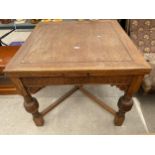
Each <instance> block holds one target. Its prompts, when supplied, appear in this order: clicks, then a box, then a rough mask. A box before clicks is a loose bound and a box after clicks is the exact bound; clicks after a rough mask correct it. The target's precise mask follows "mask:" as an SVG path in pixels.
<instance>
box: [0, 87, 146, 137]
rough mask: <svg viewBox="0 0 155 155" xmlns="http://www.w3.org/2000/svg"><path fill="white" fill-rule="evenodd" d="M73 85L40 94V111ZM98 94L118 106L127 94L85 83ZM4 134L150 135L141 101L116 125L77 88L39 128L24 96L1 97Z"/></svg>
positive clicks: (51, 89)
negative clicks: (25, 102)
mask: <svg viewBox="0 0 155 155" xmlns="http://www.w3.org/2000/svg"><path fill="white" fill-rule="evenodd" d="M71 87H72V86H48V87H45V88H43V89H42V90H41V91H39V92H38V93H37V94H35V95H34V96H36V98H37V99H38V101H39V102H40V110H42V109H44V108H45V107H46V106H48V105H49V104H50V103H51V102H53V101H55V100H56V99H57V98H58V97H59V96H61V95H63V94H64V93H65V92H66V91H68V90H69V89H70V88H71ZM85 87H86V88H87V89H88V90H89V91H91V92H92V93H93V94H94V95H96V96H98V97H99V98H100V99H103V100H104V101H106V102H107V103H108V104H109V105H110V106H111V107H113V108H115V109H117V106H116V103H117V100H118V98H119V96H120V95H122V94H123V93H122V92H121V91H120V90H119V89H118V88H116V87H111V86H109V85H104V86H103V85H102V86H101V85H93V86H91V85H88V86H85ZM0 103H1V105H0V106H1V110H0V116H3V117H0V122H1V128H0V134H148V133H149V131H148V128H147V126H146V122H145V119H144V118H143V114H142V112H141V108H140V103H139V101H138V99H137V98H134V103H135V104H134V106H133V108H132V110H131V111H130V112H129V113H127V115H126V120H125V122H124V124H123V126H121V127H116V126H114V124H113V119H114V118H113V115H111V114H110V113H108V112H107V111H105V110H104V109H102V108H101V107H100V106H99V105H97V104H96V103H94V102H92V101H91V100H90V99H88V98H87V97H86V96H84V95H83V94H82V93H81V92H79V91H77V92H76V93H75V94H73V95H72V96H71V97H70V98H68V99H67V100H65V101H64V102H63V103H61V104H60V105H59V106H58V107H56V108H55V109H53V110H52V111H51V112H50V113H48V114H47V115H46V116H45V125H44V126H43V127H36V126H35V125H34V123H33V121H32V118H31V115H30V114H28V113H27V112H26V111H25V110H24V108H23V98H22V97H21V96H18V95H9V96H0Z"/></svg>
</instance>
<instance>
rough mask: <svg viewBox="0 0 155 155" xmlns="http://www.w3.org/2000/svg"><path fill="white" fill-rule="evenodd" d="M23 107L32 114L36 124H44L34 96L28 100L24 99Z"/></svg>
mask: <svg viewBox="0 0 155 155" xmlns="http://www.w3.org/2000/svg"><path fill="white" fill-rule="evenodd" d="M24 107H25V109H26V111H27V112H29V113H31V114H32V116H33V121H34V122H35V124H36V125H37V126H42V125H43V124H44V120H43V116H42V115H41V114H40V113H39V112H38V108H39V104H38V101H37V100H36V99H35V98H34V97H32V98H31V100H30V101H29V102H27V101H25V102H24Z"/></svg>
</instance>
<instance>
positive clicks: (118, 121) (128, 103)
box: [114, 95, 133, 126]
mask: <svg viewBox="0 0 155 155" xmlns="http://www.w3.org/2000/svg"><path fill="white" fill-rule="evenodd" d="M132 105H133V100H132V98H129V97H127V96H125V95H124V96H122V97H120V99H119V101H118V107H119V111H118V112H117V113H116V115H115V119H114V124H115V125H116V126H121V125H122V124H123V122H124V120H125V113H126V112H128V111H130V110H131V108H132Z"/></svg>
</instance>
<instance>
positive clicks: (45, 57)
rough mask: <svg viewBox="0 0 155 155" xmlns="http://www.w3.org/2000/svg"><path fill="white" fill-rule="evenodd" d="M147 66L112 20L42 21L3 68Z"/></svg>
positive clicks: (136, 69)
mask: <svg viewBox="0 0 155 155" xmlns="http://www.w3.org/2000/svg"><path fill="white" fill-rule="evenodd" d="M149 70H150V67H149V65H148V64H147V63H146V62H145V60H144V58H143V56H142V55H141V54H140V52H139V51H138V49H137V48H136V47H135V45H134V44H133V43H132V41H131V40H130V39H129V37H128V36H127V35H126V34H125V32H124V31H123V30H122V28H121V27H120V25H119V23H117V21H115V20H99V21H82V22H77V21H71V22H67V21H66V22H60V23H52V22H51V23H41V24H39V25H38V26H37V27H36V28H35V29H34V31H33V32H32V34H31V35H30V36H29V38H28V39H27V41H26V42H25V43H24V45H23V46H22V47H21V48H20V49H19V51H18V53H17V54H16V55H15V57H14V58H13V59H12V61H11V62H10V63H9V64H8V65H7V67H6V69H5V72H6V73H8V74H9V73H11V74H12V76H18V75H20V76H21V75H22V76H27V75H28V76H37V75H38V76H50V75H51V76H52V75H53V74H55V73H62V72H63V73H65V72H66V73H67V74H68V73H71V72H73V73H76V72H77V73H78V75H79V74H80V73H100V74H102V75H107V74H115V75H116V74H118V75H121V74H126V73H128V74H144V73H148V72H149Z"/></svg>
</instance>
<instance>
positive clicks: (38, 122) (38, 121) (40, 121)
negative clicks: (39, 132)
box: [33, 113, 44, 126]
mask: <svg viewBox="0 0 155 155" xmlns="http://www.w3.org/2000/svg"><path fill="white" fill-rule="evenodd" d="M33 121H34V123H35V124H36V126H43V125H44V119H43V116H42V115H41V114H40V113H39V115H38V116H33Z"/></svg>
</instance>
